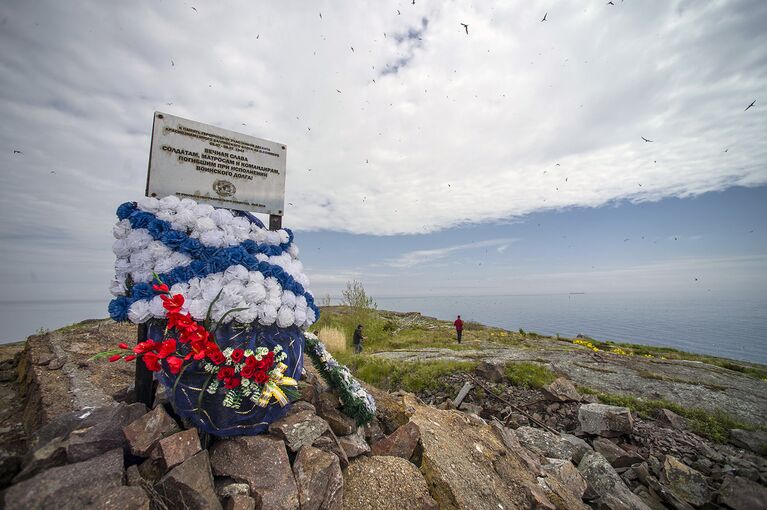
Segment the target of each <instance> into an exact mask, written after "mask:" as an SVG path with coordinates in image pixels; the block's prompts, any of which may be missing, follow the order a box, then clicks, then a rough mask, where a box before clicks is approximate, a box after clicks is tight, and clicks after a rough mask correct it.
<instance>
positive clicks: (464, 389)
mask: <svg viewBox="0 0 767 510" xmlns="http://www.w3.org/2000/svg"><path fill="white" fill-rule="evenodd" d="M472 388H474V385H473V384H471V383H470V382H468V381H467V382H466V383H464V385H463V387H462V388H461V391H459V392H458V395H457V396H456V397H455V400H453V408H454V409H457V408H458V407H460V406H461V402H463V399H465V398H466V395H468V394H469V392H470V391H471V390H472Z"/></svg>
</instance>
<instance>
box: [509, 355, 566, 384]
mask: <svg viewBox="0 0 767 510" xmlns="http://www.w3.org/2000/svg"><path fill="white" fill-rule="evenodd" d="M505 372H506V378H507V379H508V380H509V382H510V383H511V384H513V385H514V386H522V387H525V388H540V387H541V386H544V385H546V384H549V383H550V382H552V381H553V380H554V379H556V378H557V376H556V374H554V372H552V371H551V370H549V369H548V368H547V367H546V366H544V365H539V364H538V363H532V362H530V361H517V362H512V363H508V364H507V365H506V369H505Z"/></svg>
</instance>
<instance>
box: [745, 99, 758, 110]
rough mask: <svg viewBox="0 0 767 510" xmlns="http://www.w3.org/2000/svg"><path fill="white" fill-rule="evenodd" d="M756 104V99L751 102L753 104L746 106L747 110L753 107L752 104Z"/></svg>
mask: <svg viewBox="0 0 767 510" xmlns="http://www.w3.org/2000/svg"><path fill="white" fill-rule="evenodd" d="M754 104H756V99H754V100H753V101H752V102H751V104H750V105H748V106H746V110H748V109H749V108H751V107H752V106H754ZM746 110H743V111H744V112H745V111H746Z"/></svg>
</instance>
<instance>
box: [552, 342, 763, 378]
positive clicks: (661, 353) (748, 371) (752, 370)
mask: <svg viewBox="0 0 767 510" xmlns="http://www.w3.org/2000/svg"><path fill="white" fill-rule="evenodd" d="M557 340H562V341H565V342H571V339H569V338H564V337H559V338H557ZM583 340H585V341H588V342H591V344H592V345H594V347H596V348H597V349H599V350H601V351H607V352H610V351H612V350H613V349H616V348H619V349H622V350H624V351H627V354H630V355H634V356H644V357H648V358H665V359H670V360H685V361H699V362H701V363H707V364H709V365H714V366H717V367H721V368H725V369H727V370H732V371H733V372H739V373H741V374H744V375H747V376H749V377H753V378H755V379H767V368H766V367H761V366H751V365H748V364H739V363H737V362H735V361H732V360H729V359H725V358H718V357H716V356H708V355H705V354H695V353H692V352H685V351H680V350H679V349H674V348H673V347H654V346H651V345H640V344H631V343H621V342H613V341H610V340H607V341H601V340H595V339H593V338H591V337H583Z"/></svg>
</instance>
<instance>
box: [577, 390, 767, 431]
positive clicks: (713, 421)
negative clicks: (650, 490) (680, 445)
mask: <svg viewBox="0 0 767 510" xmlns="http://www.w3.org/2000/svg"><path fill="white" fill-rule="evenodd" d="M578 391H580V392H581V393H584V394H589V395H594V396H596V397H597V398H598V399H599V400H600V402H602V403H604V404H609V405H613V406H620V407H628V408H629V409H631V410H632V411H636V412H637V413H638V414H639V415H640V416H642V417H643V418H652V416H653V413H654V412H655V411H656V410H657V409H668V410H670V411H673V412H675V413H676V414H678V415H680V416H684V417H685V418H687V421H688V425H689V427H690V430H692V431H693V432H695V433H696V434H698V435H700V436H703V437H707V438H709V439H712V440H713V441H716V442H717V443H726V442H727V441H728V440H729V438H730V429H746V430H756V429H761V430H765V427H758V426H754V425H751V424H749V423H745V422H742V421H740V420H738V419H736V418H733V417H732V416H730V415H729V414H727V413H725V412H723V411H707V410H705V409H699V408H689V407H684V406H681V405H679V404H675V403H673V402H669V401H668V400H662V399H661V400H645V399H641V398H637V397H634V396H631V395H618V394H614V393H603V392H601V391H597V390H594V389H591V388H587V387H584V386H579V387H578Z"/></svg>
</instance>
